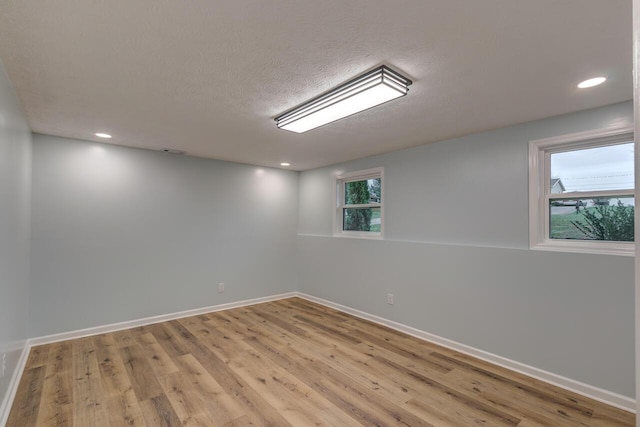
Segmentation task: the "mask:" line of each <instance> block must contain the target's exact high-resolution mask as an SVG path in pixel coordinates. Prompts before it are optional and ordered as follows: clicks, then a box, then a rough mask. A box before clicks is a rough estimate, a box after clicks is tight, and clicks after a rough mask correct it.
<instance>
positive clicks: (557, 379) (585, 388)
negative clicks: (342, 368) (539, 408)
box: [296, 292, 636, 414]
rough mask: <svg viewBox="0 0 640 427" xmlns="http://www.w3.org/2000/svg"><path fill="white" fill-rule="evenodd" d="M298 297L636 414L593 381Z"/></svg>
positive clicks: (319, 300) (633, 403)
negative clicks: (582, 380)
mask: <svg viewBox="0 0 640 427" xmlns="http://www.w3.org/2000/svg"><path fill="white" fill-rule="evenodd" d="M296 294H297V295H296V296H298V297H300V298H303V299H306V300H309V301H311V302H315V303H317V304H321V305H324V306H326V307H329V308H333V309H335V310H338V311H342V312H344V313H347V314H351V315H353V316H355V317H359V318H361V319H365V320H369V321H371V322H374V323H377V324H380V325H383V326H386V327H389V328H391V329H394V330H396V331H400V332H404V333H405V334H408V335H411V336H413V337H416V338H419V339H422V340H424V341H429V342H431V343H434V344H438V345H441V346H443V347H446V348H449V349H451V350H455V351H458V352H460V353H464V354H467V355H469V356H473V357H476V358H478V359H481V360H484V361H486V362H489V363H493V364H494V365H498V366H502V367H503V368H507V369H510V370H512V371H515V372H518V373H521V374H524V375H527V376H529V377H532V378H535V379H537V380H540V381H544V382H546V383H549V384H552V385H555V386H557V387H560V388H563V389H565V390H568V391H571V392H574V393H577V394H580V395H582V396H585V397H588V398H590V399H593V400H597V401H599V402H602V403H606V404H607V405H611V406H614V407H616V408H619V409H623V410H625V411H628V412H631V413H634V414H635V413H636V401H635V399H632V398H630V397H627V396H622V395H620V394H617V393H613V392H611V391H608V390H604V389H601V388H598V387H594V386H592V385H589V384H585V383H582V382H580V381H576V380H572V379H571V378H566V377H563V376H561V375H557V374H554V373H552V372H548V371H544V370H542V369H538V368H535V367H533V366H529V365H525V364H524V363H520V362H516V361H515V360H511V359H507V358H506V357H502V356H498V355H496V354H493V353H489V352H486V351H484V350H480V349H477V348H474V347H470V346H468V345H465V344H461V343H459V342H456V341H452V340H449V339H447V338H443V337H440V336H438V335H434V334H431V333H429V332H425V331H422V330H420V329H416V328H413V327H411V326H407V325H404V324H402V323H398V322H394V321H392V320H388V319H385V318H383V317H380V316H376V315H374V314H370V313H367V312H364V311H360V310H357V309H355V308H351V307H347V306H345V305H341V304H337V303H334V302H331V301H328V300H325V299H322V298H318V297H314V296H312V295H307V294H304V293H301V292H296Z"/></svg>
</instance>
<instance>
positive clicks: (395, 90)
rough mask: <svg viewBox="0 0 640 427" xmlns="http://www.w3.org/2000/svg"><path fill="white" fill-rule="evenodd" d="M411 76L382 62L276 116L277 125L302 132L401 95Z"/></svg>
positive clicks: (409, 82)
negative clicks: (373, 68)
mask: <svg viewBox="0 0 640 427" xmlns="http://www.w3.org/2000/svg"><path fill="white" fill-rule="evenodd" d="M411 83H412V82H411V80H409V79H408V78H406V77H404V76H403V75H401V74H400V73H397V72H395V71H393V70H392V69H390V68H388V67H386V66H384V65H382V66H380V67H378V68H376V69H375V70H372V71H369V72H366V73H364V74H362V75H360V76H358V77H356V78H354V79H352V80H350V81H348V82H347V83H345V84H343V85H340V86H338V87H337V88H335V89H332V90H330V91H329V92H327V93H325V94H323V95H320V96H317V97H315V98H313V99H311V100H309V101H307V102H305V103H304V104H302V105H300V106H298V107H296V108H294V109H292V110H289V111H287V112H286V113H284V114H281V115H279V116H278V117H276V125H277V126H278V127H279V128H280V129H285V130H289V131H291V132H296V133H302V132H306V131H308V130H311V129H315V128H317V127H320V126H322V125H326V124H327V123H331V122H335V121H336V120H340V119H342V118H344V117H347V116H350V115H352V114H355V113H359V112H360V111H364V110H368V109H369V108H371V107H375V106H376V105H380V104H384V103H385V102H387V101H391V100H392V99H395V98H399V97H401V96H404V95H406V94H407V92H409V85H411Z"/></svg>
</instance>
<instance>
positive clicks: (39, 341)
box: [28, 292, 297, 347]
mask: <svg viewBox="0 0 640 427" xmlns="http://www.w3.org/2000/svg"><path fill="white" fill-rule="evenodd" d="M296 295H297V292H287V293H284V294H279V295H271V296H268V297H259V298H252V299H248V300H243V301H235V302H229V303H226V304H218V305H212V306H209V307H201V308H194V309H191V310H184V311H177V312H175V313H169V314H161V315H158V316H151V317H145V318H142V319H135V320H127V321H124V322H118V323H111V324H109V325H104V326H95V327H92V328H86V329H78V330H75V331H70V332H62V333H59V334H52V335H45V336H42V337H36V338H31V339H29V341H28V343H29V345H30V346H31V347H33V346H36V345H43V344H51V343H54V342H59V341H66V340H72V339H77V338H84V337H90V336H92V335H100V334H106V333H109V332H116V331H121V330H123V329H131V328H137V327H138V326H145V325H151V324H153V323H160V322H166V321H168V320H175V319H181V318H183V317H189V316H197V315H199V314H205V313H213V312H215V311H222V310H229V309H232V308H238V307H246V306H248V305H254V304H260V303H263V302H269V301H277V300H281V299H285V298H291V297H294V296H296Z"/></svg>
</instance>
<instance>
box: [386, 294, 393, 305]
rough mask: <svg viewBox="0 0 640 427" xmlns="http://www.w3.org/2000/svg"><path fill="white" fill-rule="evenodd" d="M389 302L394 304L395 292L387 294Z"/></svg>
mask: <svg viewBox="0 0 640 427" xmlns="http://www.w3.org/2000/svg"><path fill="white" fill-rule="evenodd" d="M387 304H389V305H393V294H387Z"/></svg>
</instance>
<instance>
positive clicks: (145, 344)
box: [7, 298, 635, 427]
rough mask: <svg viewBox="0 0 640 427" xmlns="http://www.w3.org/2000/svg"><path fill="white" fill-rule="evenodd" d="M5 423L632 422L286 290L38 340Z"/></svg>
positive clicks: (617, 413) (590, 402)
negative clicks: (213, 309) (259, 299)
mask: <svg viewBox="0 0 640 427" xmlns="http://www.w3.org/2000/svg"><path fill="white" fill-rule="evenodd" d="M7 425H8V426H11V427H13V426H16V427H18V426H19V427H25V426H36V425H37V426H63V425H67V426H71V425H75V426H92V427H93V426H103V425H104V426H106V425H111V426H154V427H155V426H181V425H193V426H197V425H201V426H246V425H270V426H288V425H291V426H308V425H326V426H356V425H370V426H383V425H384V426H387V425H403V426H465V425H486V426H502V425H511V426H515V425H517V426H534V425H544V426H578V425H580V426H617V425H620V426H633V425H635V424H634V416H633V415H632V414H630V413H627V412H624V411H621V410H618V409H615V408H612V407H609V406H606V405H603V404H601V403H598V402H595V401H593V400H590V399H587V398H585V397H582V396H580V395H577V394H573V393H570V392H567V391H565V390H562V389H559V388H557V387H553V386H551V385H549V384H546V383H543V382H540V381H537V380H534V379H531V378H529V377H526V376H523V375H520V374H517V373H514V372H511V371H509V370H506V369H503V368H500V367H497V366H494V365H491V364H489V363H486V362H483V361H480V360H477V359H474V358H472V357H470V356H465V355H463V354H460V353H457V352H455V351H451V350H448V349H445V348H443V347H440V346H437V345H434V344H430V343H426V342H423V341H420V340H417V339H415V338H412V337H409V336H407V335H404V334H402V333H399V332H396V331H393V330H390V329H388V328H385V327H383V326H379V325H376V324H374V323H370V322H367V321H363V320H360V319H357V318H354V317H352V316H349V315H347V314H344V313H341V312H338V311H335V310H332V309H329V308H326V307H324V306H320V305H317V304H314V303H311V302H308V301H306V300H302V299H298V298H292V299H287V300H281V301H276V302H270V303H265V304H258V305H254V306H250V307H244V308H238V309H233V310H228V311H223V312H217V313H211V314H205V315H200V316H194V317H188V318H184V319H180V320H175V321H169V322H164V323H158V324H155V325H150V326H144V327H140V328H135V329H129V330H125V331H120V332H115V333H109V334H103V335H97V336H93V337H88V338H81V339H77V340H71V341H65V342H59V343H55V344H50V345H43V346H39V347H34V348H33V349H32V350H31V354H30V355H29V360H28V362H27V366H26V370H25V372H24V375H23V376H22V380H21V382H20V386H19V389H18V392H17V396H16V399H15V401H14V404H13V408H12V411H11V414H10V416H9V422H8V424H7Z"/></svg>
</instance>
